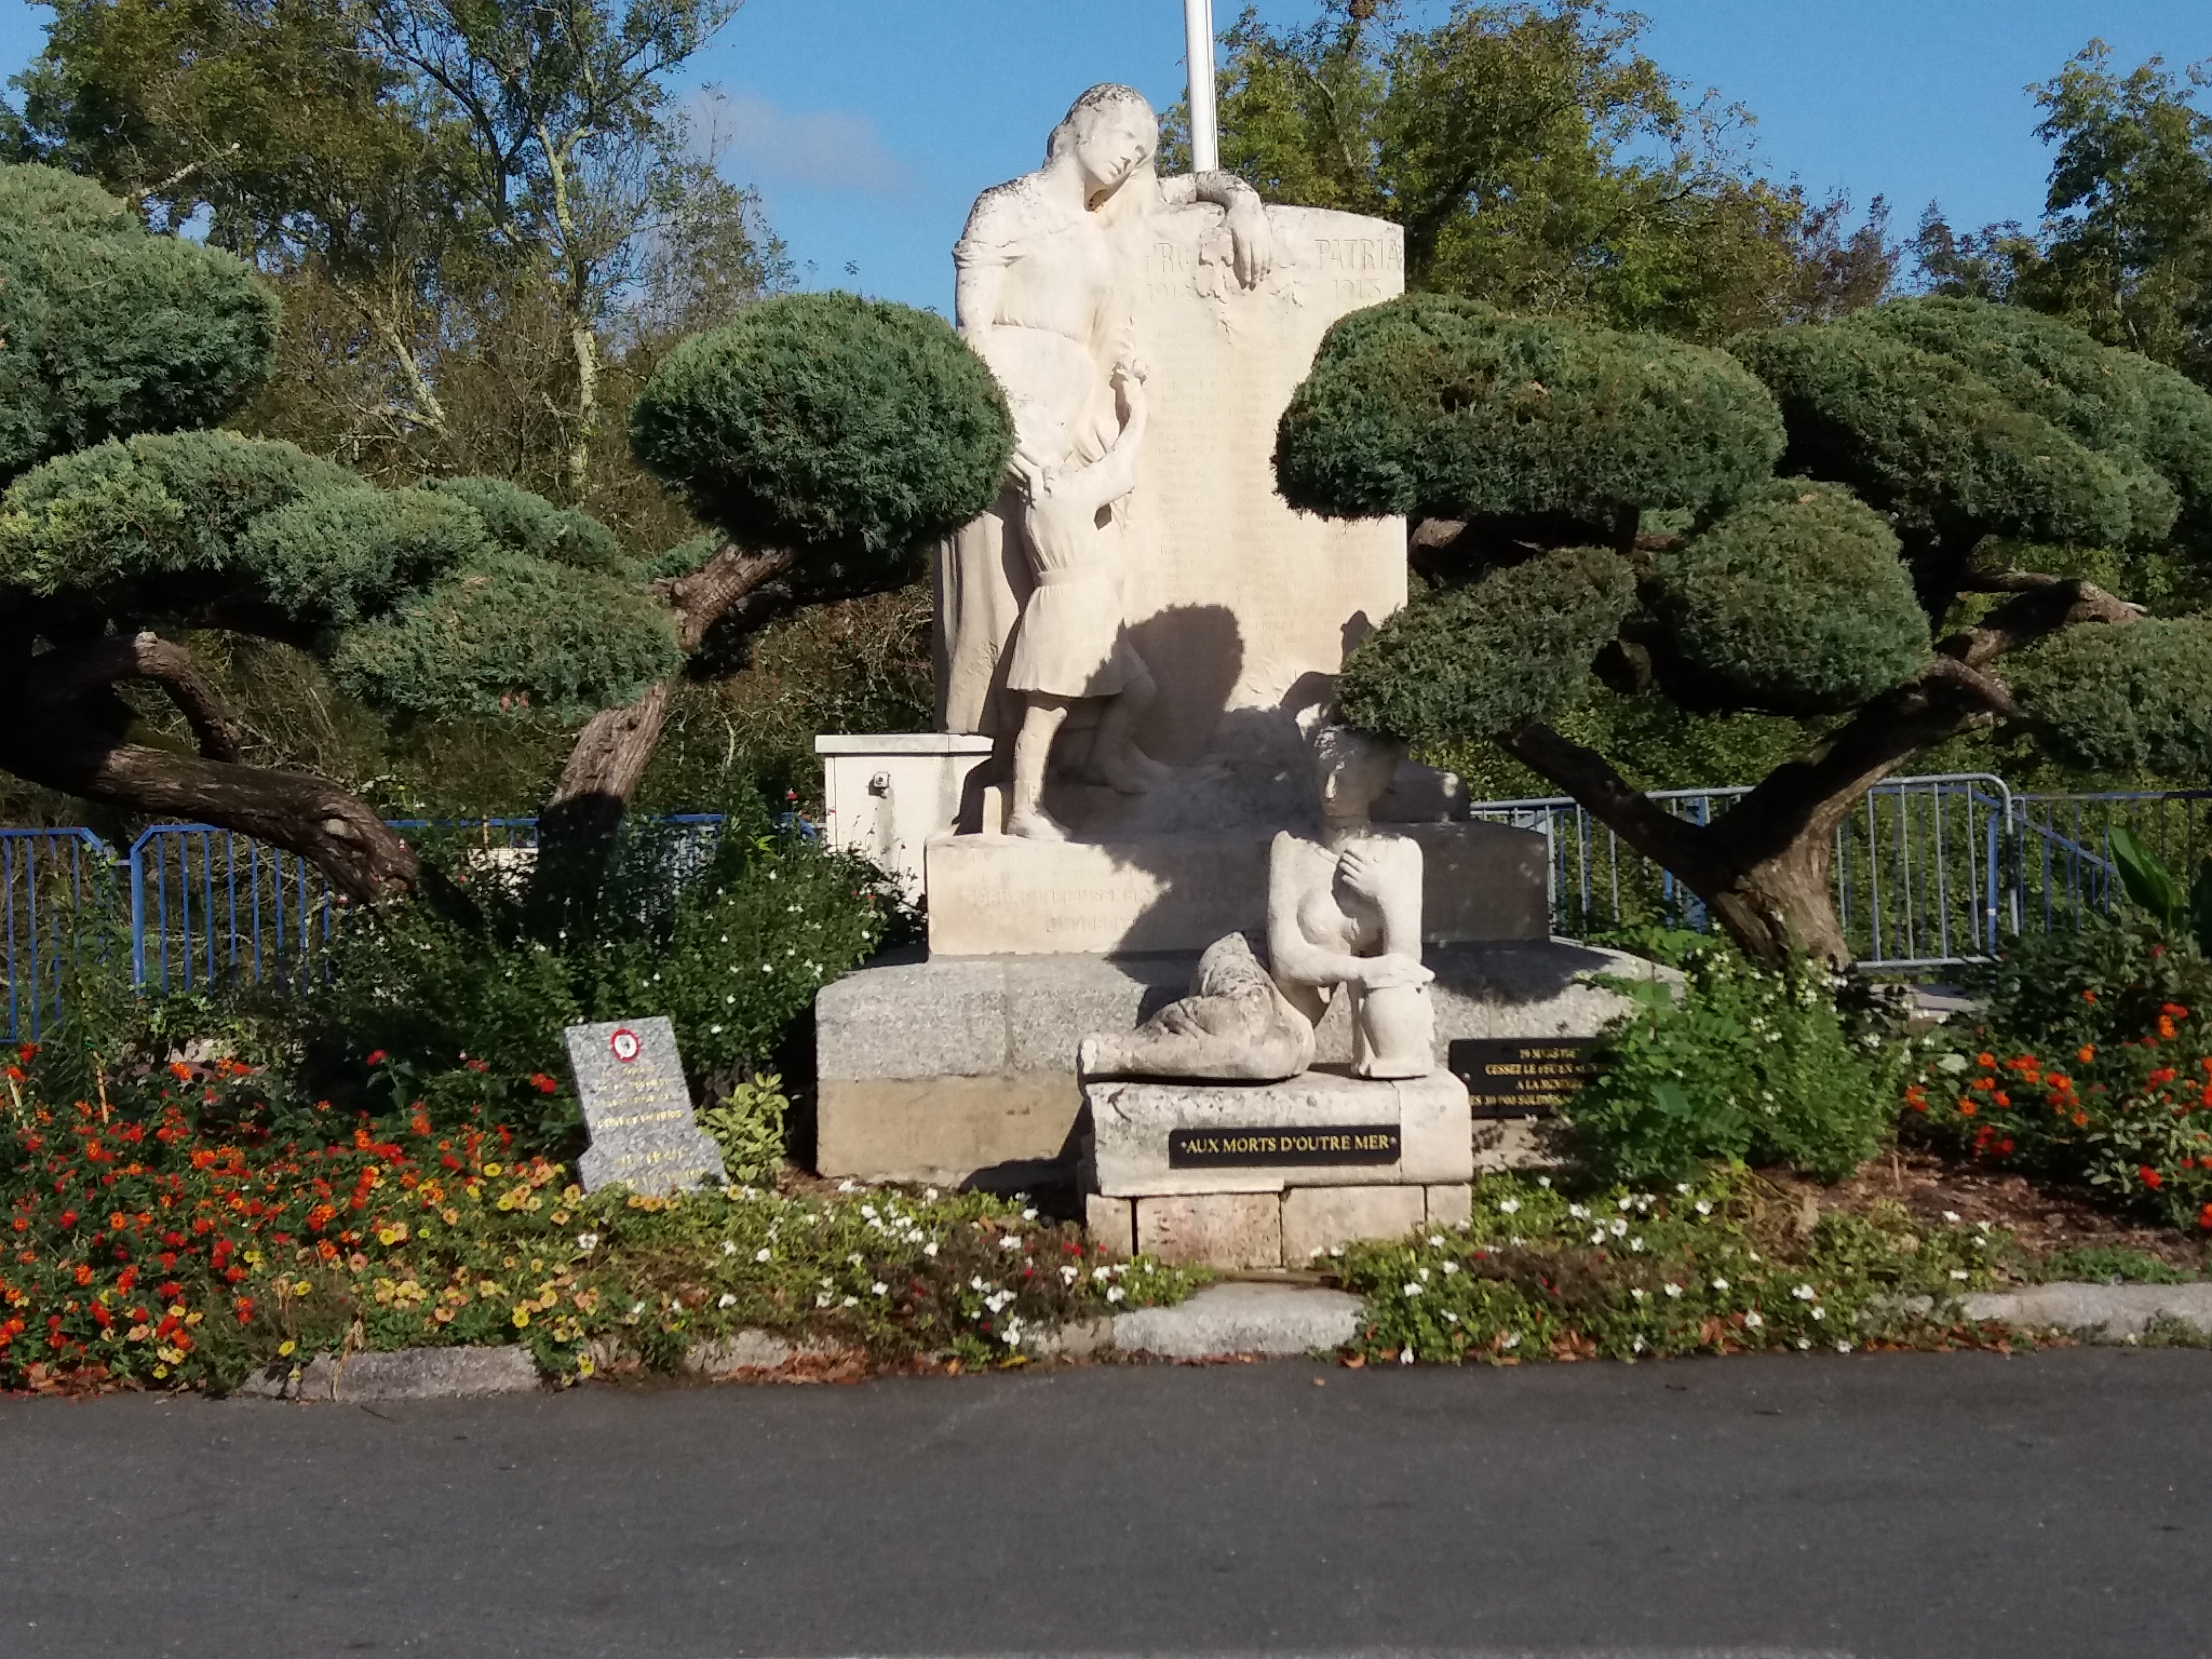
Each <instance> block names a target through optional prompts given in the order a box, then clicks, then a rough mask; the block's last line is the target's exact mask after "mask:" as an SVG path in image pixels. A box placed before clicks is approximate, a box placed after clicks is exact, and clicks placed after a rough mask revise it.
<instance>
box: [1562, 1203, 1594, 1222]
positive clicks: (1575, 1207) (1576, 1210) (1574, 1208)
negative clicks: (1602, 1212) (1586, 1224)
mask: <svg viewBox="0 0 2212 1659" xmlns="http://www.w3.org/2000/svg"><path fill="white" fill-rule="evenodd" d="M1567 1213H1568V1214H1569V1215H1571V1216H1572V1217H1574V1218H1575V1219H1576V1220H1577V1221H1582V1220H1585V1219H1587V1218H1589V1211H1588V1210H1585V1209H1584V1208H1583V1206H1581V1205H1579V1204H1570V1205H1568V1206H1567Z"/></svg>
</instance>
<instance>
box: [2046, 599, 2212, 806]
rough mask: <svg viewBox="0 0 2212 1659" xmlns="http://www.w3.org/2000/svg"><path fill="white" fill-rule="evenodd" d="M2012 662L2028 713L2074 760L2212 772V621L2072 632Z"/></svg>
mask: <svg viewBox="0 0 2212 1659" xmlns="http://www.w3.org/2000/svg"><path fill="white" fill-rule="evenodd" d="M2007 666H2008V669H2009V670H2010V673H2009V676H2008V678H2010V680H2011V682H2012V684H2013V687H2014V690H2015V695H2016V696H2017V697H2018V698H2019V702H2020V707H2021V714H2023V715H2024V716H2025V717H2026V719H2027V722H2028V723H2029V724H2030V725H2031V726H2033V728H2034V731H2035V733H2036V736H2037V737H2038V738H2040V739H2041V740H2042V742H2043V744H2045V747H2046V748H2048V749H2049V750H2051V753H2052V754H2054V755H2055V756H2057V757H2058V758H2059V759H2060V760H2061V761H2063V762H2064V763H2066V764H2068V765H2070V766H2076V767H2080V768H2081V769H2084V770H2087V771H2089V772H2093V773H2099V774H2103V775H2116V774H2117V775H2129V774H2132V773H2136V772H2142V771H2159V772H2169V773H2180V774H2183V775H2194V776H2199V777H2201V776H2203V775H2204V774H2205V773H2206V772H2207V771H2212V617H2178V618H2175V619H2173V620H2171V621H2166V620H2161V619H2159V618H2157V617H2145V618H2143V619H2142V621H2140V622H2137V623H2132V624H2130V625H2129V626H2127V627H2124V628H2087V627H2085V628H2069V629H2065V630H2064V631H2063V632H2062V633H2059V634H2056V635H2052V636H2051V638H2050V639H2048V640H2046V641H2044V642H2043V643H2041V644H2040V645H2038V646H2036V647H2034V648H2033V649H2032V650H2030V651H2027V652H2025V653H2022V654H2021V656H2019V657H2018V658H2008V659H2007Z"/></svg>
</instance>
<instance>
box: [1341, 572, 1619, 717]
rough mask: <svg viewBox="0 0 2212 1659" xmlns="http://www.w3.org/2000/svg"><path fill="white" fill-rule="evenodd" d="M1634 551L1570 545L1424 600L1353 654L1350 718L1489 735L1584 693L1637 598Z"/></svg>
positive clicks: (1347, 677)
mask: <svg viewBox="0 0 2212 1659" xmlns="http://www.w3.org/2000/svg"><path fill="white" fill-rule="evenodd" d="M1635 599H1636V585H1635V578H1634V575H1633V574H1632V572H1631V571H1630V569H1629V568H1628V564H1627V562H1626V560H1623V559H1621V558H1620V557H1618V556H1615V555H1613V554H1611V553H1607V552H1606V551H1604V550H1601V549H1598V548H1590V547H1575V548H1567V549H1565V550H1561V551H1559V552H1554V553H1547V554H1543V555H1541V556H1538V557H1536V558H1533V559H1530V560H1528V561H1527V562H1525V563H1522V564H1517V565H1509V566H1506V567H1505V568H1503V569H1498V570H1493V571H1492V572H1491V573H1490V574H1488V575H1486V576H1485V577H1484V578H1483V579H1482V580H1480V581H1479V582H1474V583H1472V584H1470V585H1468V586H1464V587H1458V588H1453V589H1449V590H1448V591H1446V592H1443V593H1440V594H1433V595H1430V596H1427V597H1425V598H1420V599H1416V600H1415V602H1414V603H1413V604H1411V605H1407V607H1406V608H1405V609H1404V610H1402V611H1399V612H1398V613H1397V614H1396V615H1395V616H1393V617H1391V618H1390V619H1389V621H1388V622H1386V623H1383V626H1382V627H1381V628H1379V629H1376V631H1375V632H1374V633H1373V634H1372V635H1369V636H1368V637H1367V638H1366V639H1365V640H1364V641H1361V642H1360V644H1359V645H1358V647H1356V648H1355V649H1354V650H1353V651H1352V654H1351V655H1350V656H1348V657H1347V658H1346V659H1345V664H1344V672H1343V675H1342V676H1341V678H1340V679H1339V681H1338V683H1337V698H1338V702H1339V705H1340V707H1341V708H1342V709H1343V711H1344V714H1345V718H1346V719H1347V720H1351V721H1352V722H1353V723H1354V724H1355V725H1358V726H1365V727H1367V728H1369V729H1370V731H1376V732H1389V733H1390V734H1392V735H1393V736H1396V737H1401V738H1406V739H1407V740H1408V741H1413V742H1424V741H1433V740H1437V739H1441V738H1458V737H1481V736H1487V735H1490V734H1492V733H1494V732H1503V731H1504V730H1506V729H1508V728H1510V727H1511V726H1516V725H1519V724H1521V723H1522V722H1523V721H1527V720H1541V719H1542V718H1544V717H1545V716H1546V715H1547V714H1550V713H1551V712H1553V710H1555V709H1558V708H1563V707H1565V706H1567V705H1570V704H1571V703H1573V702H1575V700H1576V699H1577V697H1578V696H1581V695H1582V693H1583V690H1585V689H1586V688H1587V687H1588V686H1589V683H1590V663H1591V659H1593V658H1595V656H1596V655H1597V653H1598V651H1599V649H1600V647H1602V646H1603V645H1604V644H1605V643H1606V642H1607V641H1608V640H1610V639H1612V638H1613V635H1614V634H1615V632H1616V631H1617V630H1618V629H1620V622H1621V618H1622V617H1625V616H1626V615H1627V613H1628V611H1629V609H1630V608H1631V606H1632V605H1634V603H1635Z"/></svg>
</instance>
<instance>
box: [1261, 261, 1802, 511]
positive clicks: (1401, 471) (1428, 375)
mask: <svg viewBox="0 0 2212 1659" xmlns="http://www.w3.org/2000/svg"><path fill="white" fill-rule="evenodd" d="M1781 450H1782V430H1781V425H1780V422H1779V421H1778V417H1777V416H1776V413H1775V410H1774V406H1773V402H1772V400H1771V398H1768V397H1767V396H1766V395H1765V392H1764V391H1763V390H1762V388H1761V387H1760V386H1759V384H1758V383H1757V382H1756V381H1754V380H1752V379H1751V378H1750V377H1749V376H1748V375H1747V374H1744V373H1743V371H1742V370H1741V368H1738V367H1737V366H1736V365H1735V363H1734V362H1732V361H1731V360H1729V358H1728V357H1726V356H1723V355H1722V354H1720V353H1718V352H1713V351H1706V350H1703V349H1699V348H1697V347H1693V346H1684V345H1679V344H1676V343H1673V342H1671V341H1667V340H1662V339H1660V338H1658V337H1656V336H1651V335H1627V334H1618V333H1615V332H1613V331H1611V330H1609V329H1601V328H1588V327H1577V326H1576V325H1572V324H1569V323H1565V322H1558V321H1550V320H1543V319H1526V318H1516V317H1507V316H1504V315H1501V314H1499V313H1497V312H1494V311H1492V310H1491V309H1490V308H1489V307H1486V306H1483V305H1480V304H1478V303H1475V302H1474V301H1464V300H1455V299H1449V298H1446V297H1444V296H1442V295H1425V294H1416V295H1407V296H1406V297H1405V298H1403V299H1401V300H1393V301H1389V303H1387V304H1384V305H1380V306H1376V307H1371V308H1370V309H1369V310H1366V311H1362V312H1355V313H1352V315H1351V316H1349V317H1347V318H1346V319H1343V320H1342V321H1340V322H1339V323H1338V324H1336V325H1335V326H1334V327H1333V328H1331V329H1330V330H1329V331H1328V337H1327V338H1326V339H1324V340H1323V341H1322V348H1321V351H1320V354H1319V356H1317V357H1316V359H1315V362H1314V368H1313V371H1312V373H1311V374H1309V375H1308V376H1307V378H1306V380H1305V381H1304V384H1303V385H1301V386H1299V388H1298V390H1297V392H1296V393H1295V394H1294V395H1293V396H1292V398H1291V404H1290V407H1289V408H1288V409H1286V410H1285V411H1284V413H1283V417H1282V420H1281V422H1280V424H1279V427H1278V428H1277V433H1276V441H1275V473H1276V479H1277V483H1278V484H1279V487H1280V488H1281V489H1282V492H1283V494H1284V496H1285V499H1287V500H1288V501H1290V502H1291V505H1292V506H1294V507H1305V508H1307V509H1309V510H1310V511H1314V512H1317V513H1328V514H1330V515H1332V516H1336V517H1363V516H1376V515H1381V514H1385V513H1404V514H1406V515H1407V516H1409V517H1413V518H1443V519H1479V518H1488V517H1507V518H1519V517H1529V516H1542V515H1550V516H1559V517H1564V518H1566V519H1569V520H1574V521H1577V522H1579V523H1582V524H1586V525H1593V526H1600V527H1601V528H1602V529H1603V530H1606V531H1609V530H1610V528H1611V526H1612V523H1613V520H1614V519H1615V518H1616V517H1617V516H1618V515H1619V514H1620V513H1626V512H1632V511H1636V510H1638V509H1654V508H1669V507H1708V506H1714V505H1724V504H1726V503H1727V502H1729V501H1732V500H1734V499H1735V497H1736V496H1737V495H1741V493H1742V492H1743V490H1745V489H1747V488H1748V487H1749V486H1750V485H1751V484H1753V483H1755V482H1757V481H1758V480H1759V479H1760V478H1763V477H1765V476H1766V473H1767V471H1768V469H1769V468H1770V467H1771V466H1772V465H1773V463H1774V460H1775V458H1776V457H1777V456H1778V454H1780V453H1781Z"/></svg>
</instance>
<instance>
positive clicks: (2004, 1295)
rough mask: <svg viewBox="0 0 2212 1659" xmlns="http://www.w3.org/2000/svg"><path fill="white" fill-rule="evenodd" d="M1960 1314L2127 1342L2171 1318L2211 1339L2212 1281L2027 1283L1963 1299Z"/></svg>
mask: <svg viewBox="0 0 2212 1659" xmlns="http://www.w3.org/2000/svg"><path fill="white" fill-rule="evenodd" d="M1959 1305H1960V1311H1962V1312H1963V1313H1964V1314H1965V1315H1966V1317H1967V1318H1968V1319H1971V1320H1974V1321H1976V1322H1990V1323H1995V1324H2000V1325H2013V1326H2019V1327H2023V1328H2032V1329H2035V1330H2045V1331H2047V1330H2054V1329H2055V1330H2062V1331H2071V1332H2078V1333H2081V1334H2084V1335H2087V1337H2088V1338H2089V1340H2091V1341H2093V1342H2127V1341H2132V1340H2135V1339H2136V1338H2137V1337H2140V1336H2141V1335H2142V1334H2143V1332H2144V1330H2145V1329H2146V1328H2148V1326H2149V1324H2150V1322H2152V1321H2153V1320H2154V1319H2169V1320H2173V1321H2175V1322H2179V1323H2181V1324H2185V1325H2187V1326H2190V1327H2191V1328H2193V1329H2196V1330H2197V1331H2201V1332H2203V1334H2206V1335H2208V1336H2212V1283H2198V1284H2193V1285H2078V1284H2063V1283H2062V1284H2052V1285H2024V1286H2022V1287H2021V1289H2019V1290H2016V1291H1975V1292H1973V1293H1972V1294H1970V1295H1967V1296H1964V1297H1960V1300H1959Z"/></svg>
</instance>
